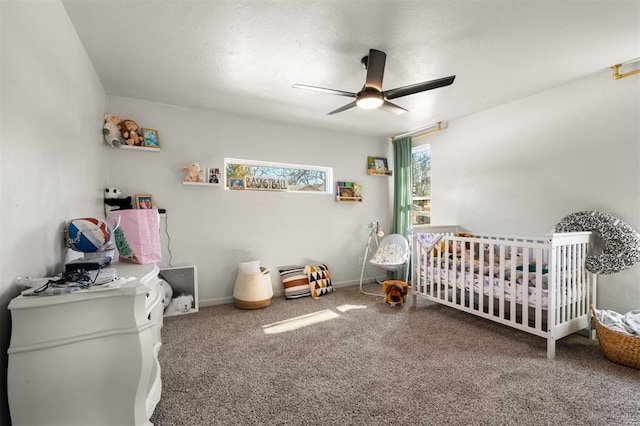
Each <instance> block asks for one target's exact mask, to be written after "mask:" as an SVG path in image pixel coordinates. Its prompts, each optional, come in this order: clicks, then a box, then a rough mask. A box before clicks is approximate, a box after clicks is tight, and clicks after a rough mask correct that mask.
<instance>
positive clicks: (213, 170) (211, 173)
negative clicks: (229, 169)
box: [206, 167, 220, 184]
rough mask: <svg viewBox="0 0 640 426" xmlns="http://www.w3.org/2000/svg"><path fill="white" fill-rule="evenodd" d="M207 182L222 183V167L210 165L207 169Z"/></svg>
mask: <svg viewBox="0 0 640 426" xmlns="http://www.w3.org/2000/svg"><path fill="white" fill-rule="evenodd" d="M206 178H207V183H218V184H219V183H220V168H219V167H209V168H208V169H207V177H206Z"/></svg>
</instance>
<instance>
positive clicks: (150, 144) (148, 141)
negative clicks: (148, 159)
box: [142, 129, 160, 148]
mask: <svg viewBox="0 0 640 426" xmlns="http://www.w3.org/2000/svg"><path fill="white" fill-rule="evenodd" d="M142 138H143V139H144V146H146V147H147V148H160V140H159V139H158V131H157V130H153V129H142Z"/></svg>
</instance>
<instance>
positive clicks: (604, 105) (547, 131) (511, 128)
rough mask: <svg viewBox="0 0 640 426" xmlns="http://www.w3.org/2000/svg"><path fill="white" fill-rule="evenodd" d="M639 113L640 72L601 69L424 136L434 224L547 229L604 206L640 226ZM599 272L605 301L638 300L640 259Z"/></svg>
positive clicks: (616, 305)
mask: <svg viewBox="0 0 640 426" xmlns="http://www.w3.org/2000/svg"><path fill="white" fill-rule="evenodd" d="M639 118H640V79H638V77H637V76H635V77H630V78H626V79H622V80H613V79H612V77H611V72H610V71H603V72H601V73H598V74H597V75H594V76H592V77H589V78H586V79H583V80H580V81H576V82H573V83H571V84H567V85H565V86H561V87H558V88H555V89H552V90H549V91H546V92H544V93H540V94H538V95H535V96H531V97H529V98H526V99H522V100H519V101H516V102H513V103H510V104H507V105H503V106H500V107H498V108H494V109H491V110H487V111H484V112H481V113H478V114H475V115H472V116H469V117H465V118H462V119H459V120H455V121H452V122H450V123H449V127H448V128H447V129H446V130H445V131H442V132H440V133H438V134H435V135H433V136H431V137H428V138H424V139H425V140H426V139H428V140H427V141H425V142H429V143H431V149H432V153H433V171H432V173H433V175H432V185H433V189H432V196H433V204H432V218H433V222H434V224H439V225H443V224H454V223H455V224H460V225H462V226H463V227H465V228H467V229H470V230H473V231H478V232H496V233H506V234H521V235H522V234H525V235H530V234H533V235H542V234H545V233H547V232H550V231H551V230H552V229H553V227H554V225H555V224H556V223H557V222H559V221H560V219H562V218H563V217H564V216H566V215H567V214H569V213H573V212H578V211H583V210H597V211H603V212H608V213H611V214H613V215H615V216H617V217H619V218H621V219H622V220H623V221H624V222H626V223H627V224H629V225H630V226H632V227H634V228H635V229H640V215H639V213H640V203H639V190H640V177H639V175H638V173H639V171H638V170H639V167H638V164H639V160H640V155H639V144H640V131H639V126H640V124H639V123H640V120H639ZM419 141H420V140H419ZM598 279H599V292H598V297H599V301H598V305H599V307H602V308H606V309H615V310H618V311H620V312H627V311H629V310H632V309H638V308H640V284H639V283H640V265H637V264H636V265H635V266H633V267H632V268H631V269H630V270H627V271H624V272H622V273H618V274H613V275H608V276H607V275H601V276H599V278H598Z"/></svg>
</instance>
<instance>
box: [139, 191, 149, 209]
mask: <svg viewBox="0 0 640 426" xmlns="http://www.w3.org/2000/svg"><path fill="white" fill-rule="evenodd" d="M152 208H153V196H152V195H151V194H136V209H152Z"/></svg>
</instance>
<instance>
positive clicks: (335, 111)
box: [327, 101, 356, 115]
mask: <svg viewBox="0 0 640 426" xmlns="http://www.w3.org/2000/svg"><path fill="white" fill-rule="evenodd" d="M355 106H356V101H353V102H351V103H348V104H346V105H345V106H341V107H340V108H338V109H334V110H333V111H331V112H329V113H327V115H333V114H337V113H339V112H342V111H346V110H348V109H351V108H353V107H355Z"/></svg>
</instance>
